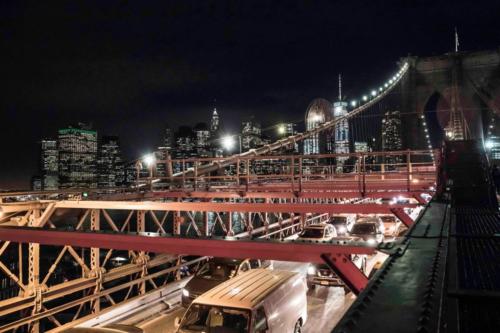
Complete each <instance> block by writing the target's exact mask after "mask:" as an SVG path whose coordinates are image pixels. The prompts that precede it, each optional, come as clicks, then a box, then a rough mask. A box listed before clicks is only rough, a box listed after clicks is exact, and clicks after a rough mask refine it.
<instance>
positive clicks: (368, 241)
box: [366, 238, 377, 245]
mask: <svg viewBox="0 0 500 333" xmlns="http://www.w3.org/2000/svg"><path fill="white" fill-rule="evenodd" d="M366 243H367V244H368V245H376V244H377V241H376V240H375V239H373V238H370V239H369V240H367V241H366Z"/></svg>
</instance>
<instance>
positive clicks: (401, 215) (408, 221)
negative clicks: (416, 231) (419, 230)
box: [391, 207, 414, 228]
mask: <svg viewBox="0 0 500 333" xmlns="http://www.w3.org/2000/svg"><path fill="white" fill-rule="evenodd" d="M391 212H392V213H393V214H394V215H395V216H396V217H397V218H398V219H400V220H401V222H403V224H404V225H405V226H406V227H407V228H410V227H411V226H412V225H413V223H414V221H413V220H412V218H411V217H410V216H409V215H408V214H406V212H405V211H404V209H403V208H399V207H398V208H391Z"/></svg>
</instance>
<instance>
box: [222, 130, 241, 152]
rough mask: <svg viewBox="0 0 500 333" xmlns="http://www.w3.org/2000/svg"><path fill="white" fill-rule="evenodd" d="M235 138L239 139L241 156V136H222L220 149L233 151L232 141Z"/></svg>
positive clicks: (233, 143)
mask: <svg viewBox="0 0 500 333" xmlns="http://www.w3.org/2000/svg"><path fill="white" fill-rule="evenodd" d="M235 136H237V137H238V139H239V143H240V154H241V135H238V134H235V135H226V136H223V137H222V139H221V141H222V147H224V149H226V150H227V151H230V150H232V149H233V147H234V145H235V144H236V141H235V140H234V137H235Z"/></svg>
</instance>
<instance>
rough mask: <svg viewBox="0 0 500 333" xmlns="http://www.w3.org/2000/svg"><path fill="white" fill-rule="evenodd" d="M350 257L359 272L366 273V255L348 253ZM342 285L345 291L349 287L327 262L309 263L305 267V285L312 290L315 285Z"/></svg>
mask: <svg viewBox="0 0 500 333" xmlns="http://www.w3.org/2000/svg"><path fill="white" fill-rule="evenodd" d="M350 259H351V260H352V262H353V263H354V265H356V267H358V268H359V269H360V270H361V272H363V273H365V274H366V255H357V254H352V255H350ZM318 285H319V286H327V287H343V288H344V290H345V291H346V292H348V291H349V288H348V287H347V286H346V284H345V283H344V281H342V279H341V278H340V277H339V276H338V275H337V274H336V273H335V272H334V271H332V270H331V269H330V267H328V265H327V264H325V263H321V264H309V266H308V267H307V287H308V288H309V289H311V290H314V289H315V288H316V286H318Z"/></svg>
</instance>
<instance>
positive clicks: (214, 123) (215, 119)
mask: <svg viewBox="0 0 500 333" xmlns="http://www.w3.org/2000/svg"><path fill="white" fill-rule="evenodd" d="M219 125H220V124H219V114H218V113H217V108H214V112H212V119H211V121H210V132H211V134H212V135H216V133H217V132H218V131H219Z"/></svg>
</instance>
